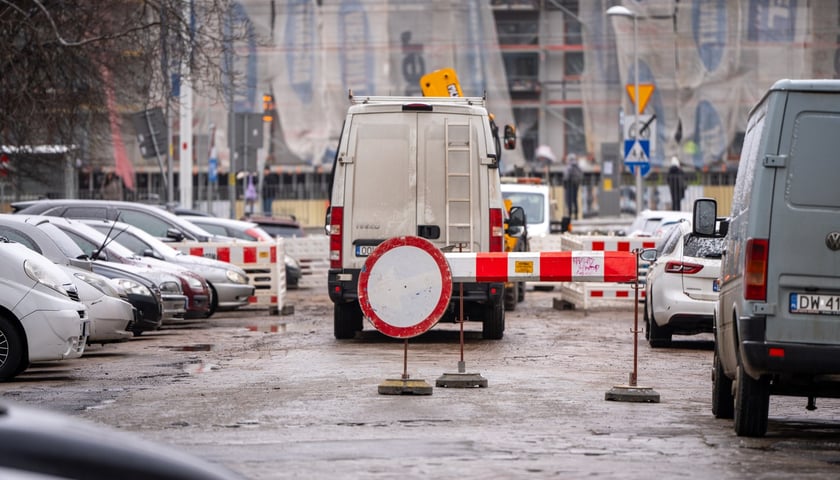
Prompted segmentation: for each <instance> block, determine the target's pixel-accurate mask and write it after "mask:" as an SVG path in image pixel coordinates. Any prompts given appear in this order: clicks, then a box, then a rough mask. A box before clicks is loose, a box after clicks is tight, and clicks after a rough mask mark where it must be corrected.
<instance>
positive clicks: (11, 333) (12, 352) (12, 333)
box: [0, 316, 28, 381]
mask: <svg viewBox="0 0 840 480" xmlns="http://www.w3.org/2000/svg"><path fill="white" fill-rule="evenodd" d="M27 363H28V362H27V361H26V354H25V352H24V351H23V342H22V341H21V338H20V335H18V331H17V330H16V329H15V327H14V325H12V322H10V321H9V319H7V318H6V317H3V316H0V381H5V380H8V379H10V378H13V377H15V376H16V375H17V374H19V373H21V372H23V371H24V370H26V367H27V366H28V365H27Z"/></svg>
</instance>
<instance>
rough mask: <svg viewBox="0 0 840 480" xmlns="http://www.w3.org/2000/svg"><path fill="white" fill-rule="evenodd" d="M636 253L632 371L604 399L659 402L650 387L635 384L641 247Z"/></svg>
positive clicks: (637, 359) (636, 378)
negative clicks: (624, 380) (626, 380)
mask: <svg viewBox="0 0 840 480" xmlns="http://www.w3.org/2000/svg"><path fill="white" fill-rule="evenodd" d="M633 253H634V254H636V282H635V284H634V285H633V289H634V290H635V300H634V302H633V371H632V372H630V381H629V382H628V384H627V385H616V386H614V387H613V388H611V389H610V390H609V391H608V392H607V393H606V394H605V395H604V400H613V401H617V402H638V403H659V394H658V393H657V392H656V391H654V390H653V389H652V388H650V387H641V386H639V385H638V384H637V380H638V371H639V370H638V364H639V288H641V287H640V286H639V255H640V254H641V253H642V250H641V249H638V248H637V249H635V250H633Z"/></svg>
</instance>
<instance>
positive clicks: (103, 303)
mask: <svg viewBox="0 0 840 480" xmlns="http://www.w3.org/2000/svg"><path fill="white" fill-rule="evenodd" d="M0 236H2V237H5V238H7V239H9V240H10V241H13V242H17V243H20V244H21V245H23V246H25V247H27V248H29V249H30V250H32V251H34V252H37V253H39V254H41V255H43V256H44V257H46V258H47V259H48V260H50V261H51V262H53V263H55V264H57V265H59V266H60V267H61V268H62V269H63V270H64V271H65V273H67V274H68V275H69V276H70V277H71V278H73V279H74V281H75V285H76V289H77V290H78V294H79V299H80V301H81V302H82V303H84V304H85V305H86V306H87V307H88V316H89V317H90V321H91V328H90V335H89V337H88V343H106V342H115V341H121V340H127V339H129V338H131V336H132V333H131V328H132V326H133V324H134V322H135V320H136V318H137V315H138V311H137V310H136V309H135V308H134V307H133V306H132V305H131V303H129V302H128V301H127V300H128V299H127V297H126V298H123V297H122V296H121V295H120V292H119V287H118V286H117V285H116V284H115V283H112V282H111V280H109V279H108V278H106V277H103V276H101V275H99V274H96V273H93V271H92V268H91V265H90V261H89V260H85V259H80V258H79V256H81V255H84V254H83V252H82V251H81V250H80V249H79V248H78V246H77V245H76V244H75V243H73V242H72V241H71V240H70V239H69V238H68V237H67V236H65V235H62V234H61V232H60V231H57V229H55V227H53V226H52V225H47V226H46V227H45V228H44V229H41V228H38V226H36V225H33V224H30V223H27V222H24V221H21V218H19V217H17V216H15V215H0Z"/></svg>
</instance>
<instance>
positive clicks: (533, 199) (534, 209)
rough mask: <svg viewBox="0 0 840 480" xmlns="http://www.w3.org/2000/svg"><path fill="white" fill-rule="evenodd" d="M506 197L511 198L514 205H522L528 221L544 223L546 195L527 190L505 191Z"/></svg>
mask: <svg viewBox="0 0 840 480" xmlns="http://www.w3.org/2000/svg"><path fill="white" fill-rule="evenodd" d="M503 195H504V197H505V199H508V200H510V203H511V205H513V206H514V207H522V209H523V210H525V218H526V219H527V221H528V223H542V221H543V219H544V218H545V211H544V210H545V209H544V208H543V206H544V202H545V197H543V196H542V195H541V194H539V193H527V192H504V194H503Z"/></svg>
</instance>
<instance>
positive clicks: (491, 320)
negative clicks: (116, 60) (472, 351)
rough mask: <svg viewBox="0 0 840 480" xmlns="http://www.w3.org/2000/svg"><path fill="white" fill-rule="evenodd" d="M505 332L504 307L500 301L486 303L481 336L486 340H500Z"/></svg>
mask: <svg viewBox="0 0 840 480" xmlns="http://www.w3.org/2000/svg"><path fill="white" fill-rule="evenodd" d="M504 334H505V309H504V305H503V304H502V302H498V303H488V304H487V305H486V307H485V311H484V322H483V323H482V326H481V336H482V337H484V338H485V339H487V340H500V339H501V338H502V337H503V336H504Z"/></svg>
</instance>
